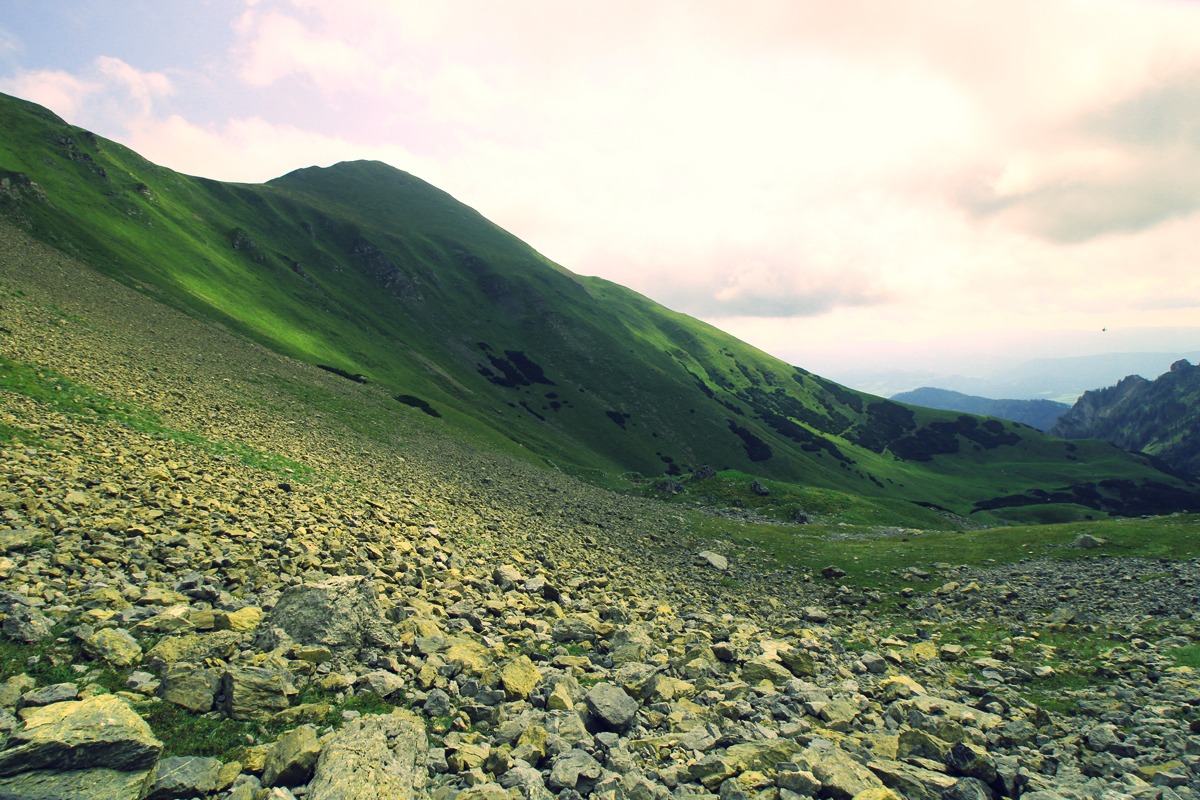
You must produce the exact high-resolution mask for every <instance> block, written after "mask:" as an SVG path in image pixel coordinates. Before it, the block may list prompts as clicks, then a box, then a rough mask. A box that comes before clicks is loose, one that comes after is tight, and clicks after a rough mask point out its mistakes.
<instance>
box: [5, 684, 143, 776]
mask: <svg viewBox="0 0 1200 800" xmlns="http://www.w3.org/2000/svg"><path fill="white" fill-rule="evenodd" d="M162 747H163V745H162V742H160V741H159V740H158V739H155V738H154V734H153V732H152V731H151V730H150V726H149V725H147V724H146V721H145V720H143V719H142V718H141V717H139V716H138V715H137V712H135V711H134V710H133V709H132V708H130V707H129V705H128V704H127V703H126V702H125V701H124V700H122V699H121V698H119V697H116V696H115V695H111V694H101V695H95V696H93V697H89V698H87V699H85V700H78V701H68V702H65V703H54V704H53V705H49V706H43V707H41V708H35V709H33V710H32V711H29V712H28V713H26V714H25V719H24V723H23V724H22V725H21V726H20V727H18V728H17V729H16V730H15V731H13V734H12V737H11V738H10V739H9V740H8V749H7V750H4V751H3V752H0V776H6V775H15V774H17V773H20V772H32V771H35V770H43V769H54V770H89V769H93V768H97V767H103V768H105V769H110V770H118V771H121V772H134V771H141V770H147V769H150V768H151V767H152V766H154V762H155V761H157V760H158V755H159V753H161V752H162Z"/></svg>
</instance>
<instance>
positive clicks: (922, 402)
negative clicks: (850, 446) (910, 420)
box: [892, 386, 1071, 431]
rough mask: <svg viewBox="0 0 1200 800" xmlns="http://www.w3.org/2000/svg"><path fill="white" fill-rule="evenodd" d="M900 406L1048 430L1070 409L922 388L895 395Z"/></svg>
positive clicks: (1051, 403) (1049, 403)
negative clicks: (938, 410)
mask: <svg viewBox="0 0 1200 800" xmlns="http://www.w3.org/2000/svg"><path fill="white" fill-rule="evenodd" d="M892 399H893V400H895V401H897V402H899V403H908V404H909V405H914V406H924V407H925V408H941V409H944V410H946V411H966V412H967V413H969V414H983V415H984V416H988V417H999V418H1000V419H1007V420H1012V421H1013V422H1020V423H1022V424H1023V425H1028V426H1029V427H1031V428H1037V429H1038V430H1039V431H1048V430H1050V429H1051V428H1052V427H1054V423H1055V422H1057V421H1058V417H1059V415H1061V414H1065V413H1066V412H1067V411H1070V410H1071V407H1070V406H1069V405H1067V404H1066V403H1056V402H1054V401H1053V400H993V399H991V398H989V397H975V396H972V395H969V394H963V393H962V392H952V391H950V390H948V389H936V388H934V387H932V386H923V387H921V388H920V389H914V390H912V391H911V392H901V393H900V394H895V395H892Z"/></svg>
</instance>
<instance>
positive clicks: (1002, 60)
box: [0, 0, 1200, 379]
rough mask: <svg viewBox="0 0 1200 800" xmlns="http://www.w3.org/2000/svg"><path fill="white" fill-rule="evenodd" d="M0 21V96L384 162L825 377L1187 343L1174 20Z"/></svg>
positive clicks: (503, 2)
mask: <svg viewBox="0 0 1200 800" xmlns="http://www.w3.org/2000/svg"><path fill="white" fill-rule="evenodd" d="M4 9H5V10H4V13H3V14H2V15H0V92H5V93H8V94H13V95H16V96H18V97H22V98H25V99H28V100H32V101H34V102H37V103H40V104H42V105H45V106H47V107H49V108H50V109H51V110H53V111H54V112H56V113H57V114H59V115H60V116H62V117H63V118H65V119H66V120H67V121H69V122H71V123H73V124H76V125H80V126H83V127H85V128H88V129H90V130H93V131H94V132H96V133H98V134H100V135H102V136H105V137H108V138H110V139H115V140H117V141H119V142H122V143H123V144H126V145H128V146H129V147H131V148H133V149H134V150H136V151H138V152H139V153H141V154H142V155H144V156H145V157H147V158H149V159H150V160H151V161H154V162H156V163H159V164H163V165H165V166H168V167H171V168H172V169H175V170H178V171H181V172H184V173H188V174H193V175H202V176H205V177H209V178H216V179H219V180H226V181H240V182H260V181H265V180H269V179H270V178H273V177H276V176H279V175H282V174H285V173H287V172H290V171H291V170H293V169H297V168H300V167H306V166H311V165H318V166H328V165H330V164H333V163H336V162H338V161H344V160H352V159H361V158H367V159H378V160H381V161H385V162H387V163H389V164H392V165H393V166H396V167H398V168H400V169H403V170H406V171H408V172H410V173H413V174H414V175H417V176H418V177H421V178H423V179H425V180H427V181H429V182H430V183H432V184H434V185H436V186H438V187H440V188H442V189H444V190H446V191H447V192H449V193H450V194H452V195H454V196H455V197H456V198H458V199H459V200H461V201H462V202H464V203H466V204H468V205H470V206H472V207H474V208H475V209H477V210H478V211H479V212H480V213H482V214H483V215H484V216H486V217H488V218H490V219H491V220H493V221H494V222H496V223H497V224H499V225H501V226H502V227H504V228H506V229H508V230H510V231H512V232H513V233H514V234H516V235H517V236H519V237H520V238H522V239H524V240H525V241H527V242H528V243H530V244H531V245H532V246H533V247H535V248H536V249H537V250H538V251H540V252H541V253H543V254H545V255H546V256H548V257H549V258H551V259H553V260H554V261H556V262H558V263H560V264H562V265H563V266H565V267H567V268H568V269H571V270H572V271H574V272H577V273H580V274H584V275H598V276H600V277H603V278H607V279H609V280H612V281H615V282H617V283H621V284H623V285H625V286H628V287H630V288H632V289H635V290H636V291H639V292H641V293H643V294H645V295H647V296H649V297H651V298H653V299H654V300H656V301H658V302H660V303H662V304H663V305H666V306H668V307H670V308H673V309H676V310H679V311H683V312H685V313H688V314H691V315H693V316H696V317H699V318H701V319H703V320H706V321H708V322H711V323H712V324H714V325H716V326H718V327H720V328H722V329H724V330H726V331H728V332H730V333H732V334H734V335H736V336H738V337H739V338H742V339H744V340H746V341H748V342H750V343H751V344H754V345H756V346H758V347H760V348H762V349H764V350H766V351H768V352H770V353H773V354H775V355H778V356H780V357H782V358H785V359H786V360H789V361H791V362H792V363H796V364H800V365H801V366H808V365H810V364H811V365H816V366H818V367H819V369H818V370H817V371H821V372H822V374H826V375H829V376H830V377H833V378H835V379H837V378H838V374H839V370H847V369H857V370H860V371H861V370H864V369H866V370H869V369H872V368H877V369H887V368H889V367H895V366H896V365H897V364H898V363H899V362H901V361H902V362H903V363H904V364H905V365H907V366H906V368H912V369H925V370H929V371H933V372H938V371H939V370H941V371H945V370H947V369H951V368H954V369H958V368H959V367H957V366H955V367H951V365H952V364H954V365H962V364H965V365H967V366H966V367H963V368H967V369H969V365H970V363H972V360H973V359H974V358H975V357H979V358H980V359H981V360H987V359H1001V360H1004V359H1007V360H1011V359H1014V358H1017V359H1019V358H1022V357H1025V356H1027V355H1028V356H1030V357H1047V356H1050V355H1086V354H1088V353H1099V352H1107V351H1120V350H1130V349H1131V348H1132V349H1135V350H1136V349H1138V348H1145V347H1147V346H1153V347H1156V348H1159V349H1164V350H1178V351H1192V350H1197V349H1200V269H1197V268H1196V260H1197V258H1196V250H1197V248H1196V243H1197V242H1200V3H1194V2H1183V1H1182V0H1171V1H1170V2H1168V1H1167V0H1138V1H1137V2H1133V1H1131V0H1122V1H1120V2H1116V1H1114V0H997V1H996V2H978V1H976V0H913V1H911V2H910V1H909V0H841V1H840V2H837V3H830V2H827V1H826V0H738V1H737V2H734V1H733V0H728V1H726V0H719V1H718V0H604V2H592V1H591V0H570V1H569V2H568V1H567V0H445V2H438V3H430V2H428V0H420V1H418V2H408V1H407V0H190V2H187V3H162V2H161V0H153V1H152V0H87V1H86V2H77V1H76V0H56V2H53V3H47V2H45V0H5V2H4ZM1147 343H1151V344H1147ZM1030 354H1032V355H1030Z"/></svg>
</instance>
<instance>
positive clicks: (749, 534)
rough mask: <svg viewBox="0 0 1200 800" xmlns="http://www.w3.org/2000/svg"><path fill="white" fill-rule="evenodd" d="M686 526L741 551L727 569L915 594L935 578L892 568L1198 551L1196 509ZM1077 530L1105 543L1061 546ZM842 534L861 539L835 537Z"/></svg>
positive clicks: (702, 521) (697, 520) (704, 520)
mask: <svg viewBox="0 0 1200 800" xmlns="http://www.w3.org/2000/svg"><path fill="white" fill-rule="evenodd" d="M689 530H690V532H691V533H692V534H693V535H695V536H697V537H699V538H701V539H717V540H722V541H725V542H728V543H730V544H732V545H734V546H735V549H741V550H742V551H743V552H742V553H741V554H735V557H734V567H735V568H736V566H737V562H738V560H739V558H742V557H753V558H754V559H755V561H756V562H757V566H761V567H763V568H768V569H786V568H792V569H795V570H797V571H798V572H800V573H804V572H814V573H818V577H817V579H818V580H820V577H819V572H820V570H821V569H822V568H823V567H825V566H829V565H834V566H837V567H839V568H841V569H842V570H844V571H845V572H846V577H845V578H841V579H839V582H842V583H848V584H851V585H855V586H860V587H863V588H885V587H893V586H908V587H909V588H912V589H914V590H915V591H917V592H926V591H931V590H933V589H936V588H937V587H938V586H939V585H940V583H941V581H939V580H938V579H937V577H936V575H935V576H934V580H932V581H929V582H922V581H912V582H903V581H901V580H900V579H899V576H894V575H892V571H893V570H895V571H902V570H904V569H906V568H908V567H916V568H918V569H922V570H925V571H928V572H932V569H931V565H933V564H935V563H939V562H941V563H947V564H952V565H959V564H967V565H970V566H973V567H984V566H989V565H993V564H1005V563H1014V562H1017V561H1020V560H1021V559H1023V558H1060V559H1074V558H1096V557H1101V556H1122V557H1140V558H1169V559H1180V560H1182V559H1188V558H1192V557H1194V556H1200V514H1176V515H1171V516H1167V517H1158V518H1152V519H1106V520H1092V521H1087V522H1070V523H1064V524H1059V525H1038V526H1016V527H1006V528H991V529H986V530H974V531H925V532H920V531H910V532H905V533H903V534H901V535H894V536H887V537H883V538H878V537H873V536H871V534H873V533H874V532H875V529H874V528H873V527H867V526H854V525H830V524H810V525H804V526H790V527H781V526H778V525H773V524H761V523H742V522H733V521H730V520H725V519H713V518H711V517H708V516H705V515H702V514H699V513H695V512H692V513H691V515H690V526H689ZM1084 533H1087V534H1091V535H1093V536H1097V537H1100V538H1103V539H1107V540H1108V541H1107V543H1106V544H1104V545H1103V546H1101V547H1099V548H1096V549H1094V550H1083V549H1075V548H1071V547H1067V546H1066V545H1069V544H1071V543H1072V542H1074V540H1075V538H1076V537H1077V536H1079V535H1080V534H1084ZM844 534H858V535H862V536H864V537H866V538H861V539H847V538H836V537H838V536H840V535H844ZM746 548H753V549H752V550H747V549H746ZM763 558H766V559H767V561H766V562H765V563H764V562H762V561H761V559H763Z"/></svg>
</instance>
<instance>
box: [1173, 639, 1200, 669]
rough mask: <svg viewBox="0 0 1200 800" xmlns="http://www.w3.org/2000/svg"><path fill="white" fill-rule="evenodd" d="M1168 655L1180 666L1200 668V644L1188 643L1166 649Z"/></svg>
mask: <svg viewBox="0 0 1200 800" xmlns="http://www.w3.org/2000/svg"><path fill="white" fill-rule="evenodd" d="M1168 655H1170V656H1171V658H1173V659H1174V660H1175V663H1176V664H1177V665H1179V666H1181V667H1191V668H1192V669H1200V644H1189V645H1185V646H1183V647H1176V648H1174V649H1173V650H1170V651H1168Z"/></svg>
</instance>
